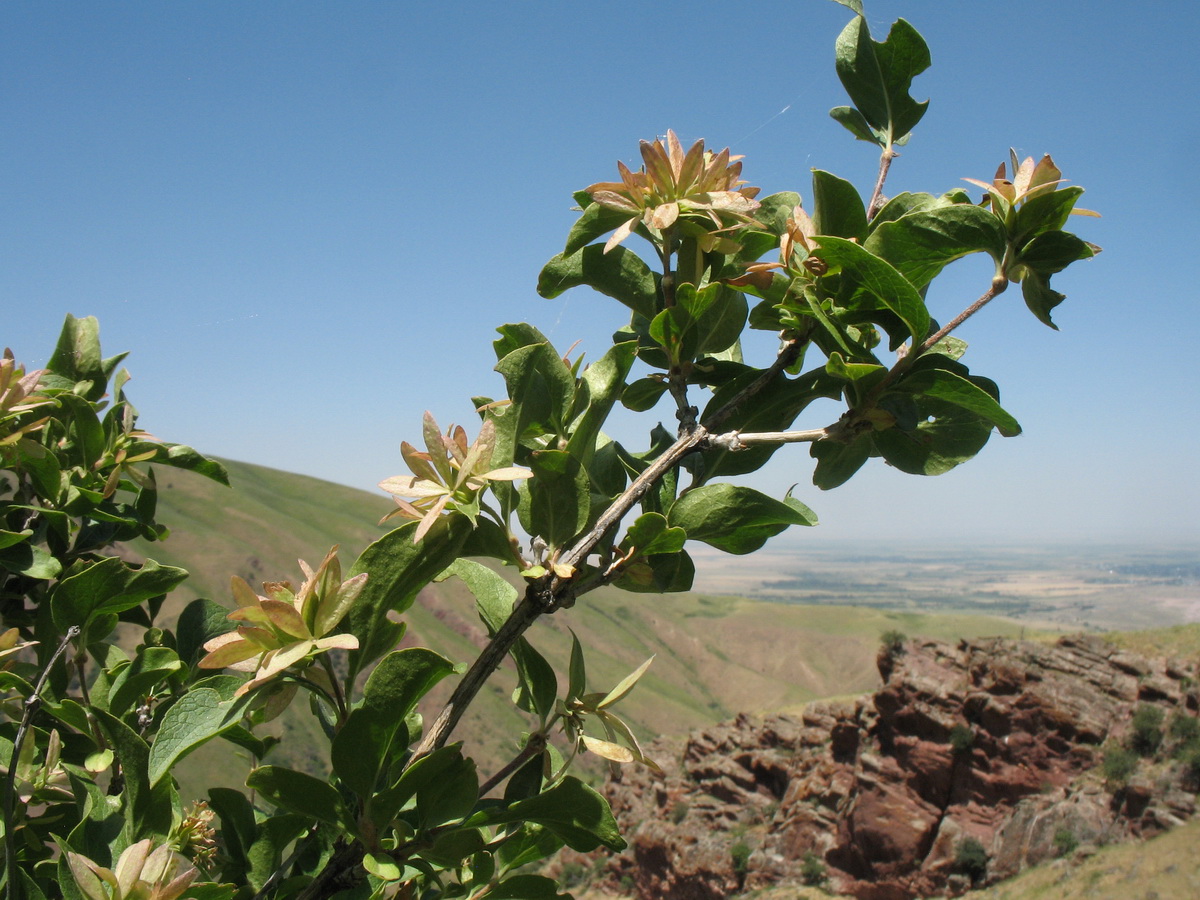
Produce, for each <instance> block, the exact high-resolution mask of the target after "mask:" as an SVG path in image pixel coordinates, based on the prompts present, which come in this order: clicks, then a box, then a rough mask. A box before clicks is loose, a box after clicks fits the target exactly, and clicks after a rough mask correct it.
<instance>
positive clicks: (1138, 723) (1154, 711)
mask: <svg viewBox="0 0 1200 900" xmlns="http://www.w3.org/2000/svg"><path fill="white" fill-rule="evenodd" d="M1162 726H1163V711H1162V710H1161V709H1160V708H1159V707H1157V706H1151V705H1149V704H1145V703H1143V704H1141V705H1140V706H1138V708H1137V709H1136V710H1135V711H1134V713H1133V724H1132V729H1133V730H1132V731H1130V733H1129V749H1130V750H1132V751H1133V752H1134V753H1136V754H1137V755H1138V756H1144V757H1149V756H1153V755H1154V754H1155V753H1157V752H1158V748H1159V747H1160V746H1162V740H1163V728H1162Z"/></svg>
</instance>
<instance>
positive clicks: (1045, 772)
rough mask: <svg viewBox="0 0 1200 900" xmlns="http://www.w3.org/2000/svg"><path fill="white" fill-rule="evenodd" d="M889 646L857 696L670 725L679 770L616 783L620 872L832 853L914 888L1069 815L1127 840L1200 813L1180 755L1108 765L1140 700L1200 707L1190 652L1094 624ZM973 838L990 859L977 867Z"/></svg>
mask: <svg viewBox="0 0 1200 900" xmlns="http://www.w3.org/2000/svg"><path fill="white" fill-rule="evenodd" d="M879 663H880V671H881V673H882V674H883V675H884V678H885V683H884V685H883V687H882V688H881V689H880V690H878V691H877V692H876V693H875V694H873V695H870V696H866V697H862V698H860V699H858V700H857V701H851V702H842V703H836V702H830V703H814V704H812V705H810V706H809V707H808V708H807V709H806V710H805V711H804V713H803V714H802V715H800V716H799V717H789V716H772V717H769V718H767V719H765V720H763V721H753V720H751V719H750V718H748V717H746V716H740V717H738V718H737V719H736V720H734V721H732V722H728V723H724V724H722V725H718V726H715V727H713V728H709V729H706V730H704V731H701V732H697V733H694V734H692V735H691V736H689V737H688V738H687V739H686V740H684V741H660V742H657V743H656V744H654V745H653V749H652V750H651V751H650V755H651V756H652V757H653V758H655V759H657V761H658V762H659V763H660V764H661V765H663V767H664V768H665V769H666V770H667V773H668V774H667V776H666V777H665V778H656V777H654V776H652V775H650V774H649V773H648V772H647V771H645V770H630V769H626V770H625V771H624V772H622V774H621V775H620V776H619V778H618V779H617V780H614V781H613V782H611V783H610V784H609V786H608V789H607V790H608V795H609V798H610V800H611V802H612V805H613V809H614V811H615V812H616V814H617V817H618V819H619V820H620V821H621V823H622V827H623V830H624V831H625V833H626V835H627V837H628V839H629V842H630V847H629V849H628V850H627V851H626V852H625V853H623V854H621V855H620V856H618V857H616V858H614V859H613V860H612V861H611V862H610V863H609V864H608V867H607V873H608V877H610V878H611V879H612V881H613V883H614V884H615V883H623V884H624V885H625V886H626V887H628V885H629V884H630V883H632V884H634V885H635V886H636V890H637V895H638V896H639V897H640V898H645V900H650V898H653V900H673V898H677V900H707V898H713V900H716V898H723V897H728V896H730V895H732V894H734V893H736V892H737V891H739V890H743V889H749V888H754V887H762V886H767V885H776V884H781V883H784V884H786V883H796V884H798V883H802V882H804V881H805V879H806V878H807V879H808V880H809V881H811V880H813V879H814V877H816V874H817V873H819V871H820V869H821V867H822V866H823V867H824V871H825V873H826V875H827V877H828V879H829V884H830V887H832V888H833V889H835V890H837V891H840V892H842V893H847V894H852V895H853V896H855V897H858V898H861V900H908V898H911V897H915V896H926V895H930V894H933V893H938V892H945V891H949V892H951V893H955V892H957V891H959V890H963V889H965V888H966V887H968V886H969V885H970V883H971V881H970V878H969V877H968V875H969V874H974V875H975V876H976V877H977V878H978V880H982V881H987V882H991V881H995V880H999V879H1001V878H1006V877H1009V876H1011V875H1014V874H1016V873H1017V872H1018V871H1019V870H1020V869H1021V868H1023V867H1025V866H1027V865H1031V864H1036V863H1038V862H1041V861H1043V860H1045V859H1047V858H1050V857H1051V856H1054V855H1056V854H1057V853H1060V852H1062V850H1063V844H1064V839H1063V838H1062V835H1063V834H1064V833H1069V834H1070V835H1071V836H1072V840H1073V841H1075V842H1078V843H1080V844H1083V845H1088V844H1095V843H1100V842H1109V841H1116V840H1122V839H1128V838H1131V837H1142V836H1149V835H1151V834H1154V833H1157V832H1159V831H1161V830H1164V829H1165V828H1169V827H1171V826H1172V825H1174V824H1178V823H1179V822H1182V821H1184V820H1186V819H1187V818H1189V817H1191V816H1192V815H1193V814H1194V811H1195V799H1194V796H1193V794H1192V793H1191V792H1190V791H1187V790H1183V789H1181V778H1182V775H1181V772H1182V768H1181V767H1180V766H1174V767H1172V766H1169V765H1168V766H1165V767H1160V770H1161V772H1162V773H1163V774H1162V775H1161V777H1160V778H1159V779H1158V780H1157V781H1156V782H1151V781H1149V780H1148V779H1146V778H1141V779H1140V780H1139V778H1137V777H1135V778H1134V779H1133V780H1132V781H1131V782H1130V784H1129V785H1128V786H1127V787H1125V788H1122V789H1120V790H1116V791H1115V792H1114V791H1110V790H1108V789H1106V788H1105V786H1104V785H1103V783H1102V779H1101V777H1100V775H1099V773H1098V772H1097V771H1096V770H1095V767H1096V766H1097V764H1098V762H1099V759H1100V755H1101V745H1102V744H1104V743H1105V742H1106V741H1108V740H1109V739H1113V740H1119V739H1121V738H1122V736H1123V735H1124V734H1125V732H1126V731H1127V730H1128V728H1129V723H1130V720H1131V718H1132V715H1133V711H1134V709H1135V708H1136V707H1137V706H1138V705H1139V704H1153V705H1156V706H1159V707H1161V708H1163V709H1164V710H1165V711H1166V712H1168V714H1173V713H1175V712H1179V711H1183V712H1186V713H1187V714H1190V715H1195V714H1196V711H1197V697H1196V694H1195V693H1194V692H1193V690H1192V688H1191V684H1192V681H1191V679H1192V678H1194V677H1195V674H1196V673H1195V671H1193V670H1191V669H1189V668H1188V667H1185V666H1182V665H1180V664H1168V663H1164V662H1154V661H1149V660H1144V659H1140V658H1138V657H1135V656H1132V655H1131V654H1128V653H1124V652H1122V651H1119V650H1116V649H1114V648H1113V647H1112V646H1110V645H1109V644H1107V643H1105V642H1103V641H1102V640H1100V639H1097V638H1091V637H1071V638H1063V639H1061V640H1059V642H1058V643H1057V644H1054V645H1047V644H1040V643H1033V642H1014V641H1007V640H1000V639H995V640H975V641H963V642H961V643H959V644H958V645H956V646H951V645H947V644H942V643H937V642H919V643H916V642H914V643H910V644H908V645H907V646H906V647H905V648H903V649H902V650H900V651H898V652H891V653H889V652H887V651H886V650H885V651H882V652H881V656H880V660H879ZM1189 676H1190V677H1189ZM968 839H973V840H974V841H977V842H978V843H979V845H980V848H981V849H982V850H983V851H985V852H986V871H985V872H981V871H979V869H978V868H977V869H976V871H975V872H974V873H969V872H967V871H964V863H963V860H962V859H960V856H961V848H962V847H963V845H964V842H965V841H967V840H968ZM981 867H982V863H980V868H981Z"/></svg>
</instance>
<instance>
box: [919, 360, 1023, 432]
mask: <svg viewBox="0 0 1200 900" xmlns="http://www.w3.org/2000/svg"><path fill="white" fill-rule="evenodd" d="M925 359H926V360H929V364H926V365H924V366H921V365H920V363H921V362H923V360H919V361H918V364H917V365H914V367H913V368H912V369H911V370H909V372H908V373H906V374H905V376H904V378H903V379H901V381H900V382H899V384H897V385H896V387H897V389H899V390H903V391H906V392H908V393H912V394H919V395H921V396H925V397H933V398H936V399H938V400H940V401H942V402H944V403H949V404H952V405H953V406H958V407H961V408H962V409H965V410H968V411H970V412H972V413H974V414H975V415H977V416H978V417H979V418H981V419H984V420H985V421H987V422H990V423H991V424H992V425H995V426H996V429H997V430H998V431H999V432H1000V433H1001V434H1002V435H1004V436H1005V437H1014V436H1016V435H1018V434H1020V433H1021V426H1020V425H1019V424H1017V420H1016V419H1014V418H1013V417H1012V416H1011V415H1009V414H1008V413H1007V412H1005V410H1004V409H1003V407H1001V406H1000V404H999V403H998V402H997V401H996V398H995V397H993V396H992V395H991V394H989V393H988V392H987V391H986V390H985V389H984V388H982V387H980V386H979V385H978V384H975V383H974V382H972V381H970V380H968V379H967V378H966V377H964V376H963V375H960V374H958V373H956V372H954V371H952V370H950V369H948V368H946V367H944V366H941V365H938V364H937V363H936V362H935V361H934V360H933V359H932V358H930V357H926V358H925Z"/></svg>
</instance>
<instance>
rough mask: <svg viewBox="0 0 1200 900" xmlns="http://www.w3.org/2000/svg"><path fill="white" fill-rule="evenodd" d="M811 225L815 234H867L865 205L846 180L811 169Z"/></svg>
mask: <svg viewBox="0 0 1200 900" xmlns="http://www.w3.org/2000/svg"><path fill="white" fill-rule="evenodd" d="M813 227H814V228H815V229H816V232H817V234H831V235H834V236H835V237H843V238H857V239H858V240H860V241H861V240H862V239H863V238H865V237H866V236H867V208H866V207H865V206H864V205H863V201H862V197H860V196H859V193H858V188H856V187H855V186H854V185H852V184H851V183H850V182H848V181H846V180H844V179H842V178H838V177H837V176H836V175H831V174H830V173H829V172H823V171H822V170H820V169H813Z"/></svg>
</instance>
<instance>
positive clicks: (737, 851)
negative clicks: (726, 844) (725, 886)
mask: <svg viewBox="0 0 1200 900" xmlns="http://www.w3.org/2000/svg"><path fill="white" fill-rule="evenodd" d="M750 852H751V851H750V845H749V844H747V843H746V842H745V841H738V842H737V843H736V844H734V845H733V846H732V847H730V848H729V855H730V856H731V857H733V871H735V872H737V873H738V874H739V875H745V874H746V872H747V871H749V868H750Z"/></svg>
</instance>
